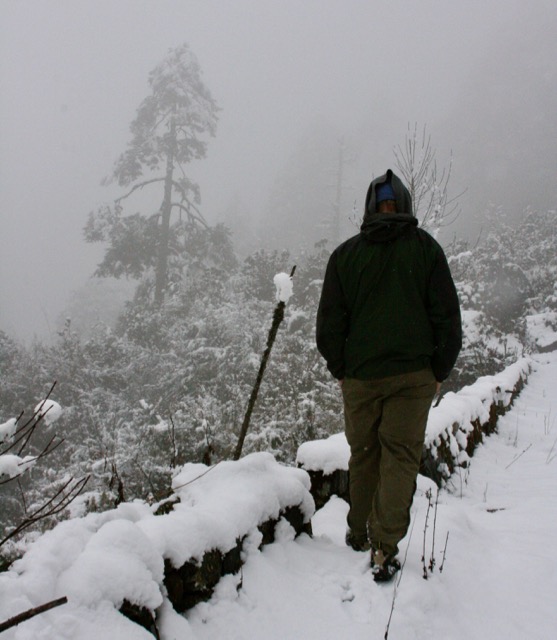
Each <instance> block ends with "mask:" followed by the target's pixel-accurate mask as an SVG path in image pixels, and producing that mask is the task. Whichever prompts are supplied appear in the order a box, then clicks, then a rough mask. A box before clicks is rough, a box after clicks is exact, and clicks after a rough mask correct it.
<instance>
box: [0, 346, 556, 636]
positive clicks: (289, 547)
mask: <svg viewBox="0 0 557 640" xmlns="http://www.w3.org/2000/svg"><path fill="white" fill-rule="evenodd" d="M525 366H533V368H534V370H533V372H532V373H531V374H530V377H529V380H528V384H527V385H526V387H525V388H524V389H523V390H522V392H521V394H520V396H519V397H518V398H517V399H516V400H515V402H514V404H513V407H512V408H511V410H510V411H509V412H508V413H507V414H505V415H504V416H502V417H501V418H500V419H499V429H498V433H497V434H495V435H492V436H490V437H489V438H487V439H486V440H485V443H484V444H483V445H481V446H480V447H479V448H478V449H477V450H476V452H475V454H474V456H473V457H472V458H471V460H470V465H469V467H468V469H466V472H465V473H462V474H454V475H453V476H452V477H451V478H450V480H449V481H448V482H447V485H446V487H445V488H444V489H442V490H441V491H439V494H438V502H437V509H436V516H435V527H434V526H433V522H434V507H430V505H431V503H432V502H433V503H435V500H436V496H437V488H436V487H435V485H434V484H433V483H432V482H431V481H430V480H428V479H427V478H423V477H419V478H418V488H417V491H416V495H415V499H414V503H413V506H412V525H411V528H410V530H409V532H408V535H407V536H406V538H405V539H404V540H403V541H402V543H401V554H400V558H401V561H403V563H404V566H403V570H402V572H401V573H400V574H399V579H398V580H397V581H395V582H393V583H390V584H386V585H378V584H376V583H374V582H373V580H372V576H371V571H370V568H369V563H368V556H367V554H365V553H357V552H354V551H352V550H351V549H350V548H348V547H347V546H346V545H345V543H344V533H345V526H346V525H345V518H346V512H347V509H348V505H347V504H346V503H345V502H344V501H343V500H341V499H339V498H337V497H333V498H331V499H330V500H329V502H328V503H327V504H326V505H325V506H324V507H323V508H322V509H320V510H319V511H318V512H317V513H315V514H314V515H313V517H312V525H313V532H314V536H313V538H310V537H309V536H307V535H305V534H302V535H301V536H299V537H298V538H294V532H293V530H292V529H291V527H290V525H289V524H288V523H286V522H285V521H281V522H280V523H279V525H278V527H277V532H276V541H275V542H274V543H273V544H271V545H268V546H266V547H263V548H262V549H261V550H260V549H259V542H260V539H261V534H260V533H259V532H258V531H257V529H253V528H252V529H251V531H250V533H249V536H248V539H247V541H246V544H245V545H244V558H245V565H244V567H243V570H242V572H241V574H238V575H229V576H225V577H224V578H222V579H221V581H220V582H219V584H218V586H217V588H216V591H215V593H214V594H213V597H212V598H211V600H210V601H208V602H206V603H201V604H198V605H197V606H196V607H194V608H193V609H192V610H190V611H189V612H188V613H187V614H186V615H184V616H181V615H178V614H177V613H175V611H174V610H173V609H172V606H171V605H170V603H169V602H168V601H167V599H166V596H165V592H164V588H163V586H162V579H161V576H162V559H163V556H164V557H167V556H166V555H165V554H175V555H176V557H185V556H186V555H188V554H190V553H193V554H195V553H196V552H201V549H202V548H204V547H205V548H210V547H211V546H212V545H217V548H220V549H222V550H225V549H226V547H227V545H228V544H230V542H231V541H232V540H233V539H234V538H235V536H236V534H237V532H238V531H239V530H240V529H242V528H243V529H245V528H246V527H248V528H249V527H253V525H254V523H257V522H259V521H261V519H262V518H264V517H265V516H266V515H270V514H276V513H277V509H279V508H280V507H283V506H284V505H287V504H294V503H297V502H298V501H300V502H299V503H300V504H302V508H303V510H304V513H305V514H306V516H307V517H309V516H310V515H311V513H312V503H311V498H309V497H308V494H307V474H306V473H305V472H304V471H302V470H300V469H291V468H288V467H284V466H282V465H280V464H278V463H277V462H276V461H275V460H274V459H273V458H272V457H271V456H269V455H268V454H252V455H251V456H246V458H243V459H242V460H241V461H239V462H237V463H233V462H226V463H220V464H218V465H216V466H214V467H205V466H204V465H186V466H185V467H184V468H183V469H182V470H181V472H180V473H179V474H178V475H177V476H176V477H175V478H174V486H175V489H176V491H177V492H178V493H179V495H180V498H181V500H182V502H181V504H180V505H179V506H178V507H177V509H176V511H175V512H173V513H171V514H169V515H168V516H154V515H153V514H152V510H151V508H149V507H148V506H147V505H145V504H143V503H139V502H137V503H131V504H125V505H120V507H119V508H118V509H115V510H113V511H110V512H106V513H103V514H90V515H88V516H86V517H84V518H79V519H73V520H69V521H66V522H64V523H62V524H60V525H58V526H57V527H56V528H55V529H53V530H52V531H49V532H47V533H45V534H44V535H42V536H40V537H39V538H38V539H37V540H36V541H35V542H34V543H32V544H31V545H30V547H29V550H28V552H27V553H26V555H25V556H24V557H23V558H22V559H21V560H20V561H18V562H17V563H16V564H15V566H14V567H13V568H12V569H11V570H10V571H8V572H4V573H2V574H0V620H4V619H6V618H8V617H10V616H12V615H15V614H16V613H19V612H20V611H23V610H25V609H26V608H29V607H31V606H36V605H38V604H40V603H42V602H45V601H48V600H50V599H53V598H55V597H60V596H62V595H67V596H68V600H69V601H68V604H66V605H64V606H62V607H59V608H57V609H53V610H51V611H49V612H47V613H44V614H42V615H41V616H38V617H36V618H34V619H32V620H30V621H28V622H25V623H23V624H21V625H19V627H17V628H14V629H11V630H9V631H6V632H4V633H3V634H2V639H3V640H15V639H17V640H31V639H33V640H35V639H37V638H41V640H51V639H52V640H54V638H57V639H58V638H72V639H73V640H89V639H91V640H93V638H95V639H96V638H114V639H119V640H136V639H142V640H143V639H145V638H152V637H153V636H152V635H151V634H149V633H148V632H147V631H145V630H144V629H141V628H140V627H138V626H137V625H135V624H133V623H132V622H130V621H128V620H126V619H125V618H124V617H123V616H122V615H120V614H119V613H118V612H117V609H116V607H117V606H118V605H119V603H120V602H121V600H122V598H124V597H125V598H126V599H129V600H133V601H134V602H136V603H138V604H144V605H145V606H147V607H148V608H154V607H159V606H160V608H159V609H158V611H159V616H158V620H157V624H158V627H159V632H160V636H161V638H162V640H178V639H180V640H209V639H210V640H220V639H222V640H233V639H238V640H239V639H251V638H263V637H264V638H266V639H268V640H279V639H280V640H283V639H284V638H304V640H338V638H347V637H350V638H352V639H353V640H360V639H361V640H364V639H365V640H368V639H369V638H383V637H384V635H385V630H386V628H387V624H388V621H389V617H390V615H391V612H392V619H391V622H390V628H389V638H392V639H393V640H394V639H396V640H430V639H431V638H450V639H451V640H469V639H470V638H491V639H493V640H523V639H524V638H531V639H536V640H542V639H549V638H552V637H554V632H555V629H556V628H557V609H556V608H555V606H554V603H555V597H556V595H557V519H556V518H555V512H556V510H557V418H556V416H557V406H556V405H557V354H556V353H552V354H543V355H538V356H536V357H535V359H534V360H533V361H530V362H529V363H524V362H521V363H518V364H517V365H516V366H515V368H514V370H512V369H511V370H510V371H508V370H506V372H505V373H504V375H503V374H501V375H500V376H499V377H497V376H496V377H494V378H496V380H493V379H481V380H479V381H478V382H477V383H476V385H472V386H471V387H470V388H468V390H467V393H465V394H463V396H462V398H463V399H462V404H461V405H459V407H460V408H459V411H460V414H458V415H460V417H464V416H465V415H466V416H467V415H468V414H469V413H470V411H472V410H473V411H476V410H477V411H481V410H482V407H483V406H484V400H485V399H486V398H488V397H490V395H491V396H493V393H494V392H493V383H494V382H495V383H497V385H498V386H499V389H500V390H499V392H497V393H498V394H499V396H497V397H499V398H501V401H502V402H504V401H505V399H506V397H507V390H508V384H509V383H510V382H511V381H512V380H513V379H514V376H515V375H516V374H517V371H518V370H522V367H525ZM455 395H458V394H455ZM473 396H474V397H475V398H476V399H475V401H474V402H472V397H473ZM468 400H469V402H468ZM445 402H446V403H447V406H449V405H450V404H451V402H452V401H449V399H446V400H443V401H442V403H441V405H440V408H441V407H442V406H443V403H445ZM459 402H460V401H459ZM337 440H340V438H337ZM329 444H331V443H329ZM337 444H339V443H337ZM311 453H312V452H311V447H310V452H309V453H308V456H309V454H311ZM429 496H432V497H431V498H430V497H429ZM426 518H428V523H429V525H428V527H427V528H425V522H426ZM153 523H157V524H156V526H154V525H153ZM158 523H160V524H158ZM188 523H189V525H188ZM242 523H243V525H244V526H242ZM188 527H191V528H192V530H191V531H190V532H189V533H188V531H189V530H188ZM447 536H448V539H447ZM184 538H185V539H184ZM445 544H446V553H445V559H444V561H443V555H444V549H445ZM424 547H425V551H426V560H427V562H429V559H430V557H432V556H433V557H434V559H435V561H436V563H435V566H434V568H433V571H428V579H427V580H424V579H423V566H422V561H421V558H422V554H423V549H424ZM441 566H443V571H442V572H441V571H440V568H441ZM393 603H394V609H393Z"/></svg>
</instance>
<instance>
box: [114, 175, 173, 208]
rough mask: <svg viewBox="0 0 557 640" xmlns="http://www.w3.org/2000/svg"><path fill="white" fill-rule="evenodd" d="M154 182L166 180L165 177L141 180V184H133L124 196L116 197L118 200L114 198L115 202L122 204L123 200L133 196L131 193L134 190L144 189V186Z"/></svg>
mask: <svg viewBox="0 0 557 640" xmlns="http://www.w3.org/2000/svg"><path fill="white" fill-rule="evenodd" d="M154 182H164V178H152V179H151V180H144V181H143V182H140V183H139V184H136V185H135V186H133V187H132V188H131V189H130V190H129V191H128V193H125V194H124V195H123V196H120V197H119V198H116V200H114V203H115V204H120V202H122V200H125V199H126V198H129V196H131V194H132V193H133V192H134V191H137V190H138V189H143V187H146V186H147V185H149V184H153V183H154Z"/></svg>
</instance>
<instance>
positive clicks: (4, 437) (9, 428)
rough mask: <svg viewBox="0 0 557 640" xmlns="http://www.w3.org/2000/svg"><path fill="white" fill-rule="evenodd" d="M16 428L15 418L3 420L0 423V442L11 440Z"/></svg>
mask: <svg viewBox="0 0 557 640" xmlns="http://www.w3.org/2000/svg"><path fill="white" fill-rule="evenodd" d="M16 429H17V420H16V418H10V419H9V420H8V421H7V422H4V424H0V444H2V443H3V442H6V441H9V440H11V439H12V437H13V435H14V433H15V431H16Z"/></svg>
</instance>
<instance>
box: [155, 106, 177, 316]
mask: <svg viewBox="0 0 557 640" xmlns="http://www.w3.org/2000/svg"><path fill="white" fill-rule="evenodd" d="M175 146H176V122H175V120H174V116H173V117H172V120H171V123H170V145H169V148H168V155H167V157H166V176H165V179H164V198H163V201H162V205H161V222H160V233H159V247H158V255H157V266H156V270H155V304H156V305H157V306H160V305H161V304H162V303H163V302H164V292H165V290H166V285H167V280H168V246H169V244H170V214H171V212H172V180H173V175H174V150H175Z"/></svg>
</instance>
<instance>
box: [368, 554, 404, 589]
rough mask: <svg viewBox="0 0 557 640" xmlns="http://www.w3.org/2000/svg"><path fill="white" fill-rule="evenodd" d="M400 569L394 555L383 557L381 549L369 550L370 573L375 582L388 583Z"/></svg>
mask: <svg viewBox="0 0 557 640" xmlns="http://www.w3.org/2000/svg"><path fill="white" fill-rule="evenodd" d="M399 569H400V562H399V561H398V560H397V559H396V558H395V556H394V555H392V554H391V555H385V554H384V553H383V551H382V550H381V549H372V550H371V573H372V574H373V579H374V580H375V582H389V580H392V579H393V576H394V575H395V573H396V572H397V571H399Z"/></svg>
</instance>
